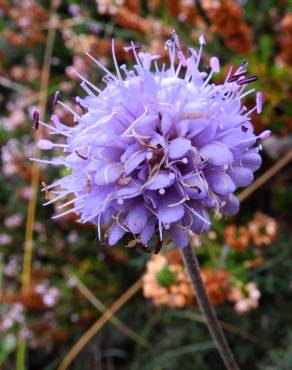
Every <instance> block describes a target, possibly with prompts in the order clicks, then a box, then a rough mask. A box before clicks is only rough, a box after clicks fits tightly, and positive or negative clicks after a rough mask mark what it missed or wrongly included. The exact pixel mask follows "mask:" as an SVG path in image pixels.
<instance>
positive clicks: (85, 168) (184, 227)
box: [38, 33, 269, 247]
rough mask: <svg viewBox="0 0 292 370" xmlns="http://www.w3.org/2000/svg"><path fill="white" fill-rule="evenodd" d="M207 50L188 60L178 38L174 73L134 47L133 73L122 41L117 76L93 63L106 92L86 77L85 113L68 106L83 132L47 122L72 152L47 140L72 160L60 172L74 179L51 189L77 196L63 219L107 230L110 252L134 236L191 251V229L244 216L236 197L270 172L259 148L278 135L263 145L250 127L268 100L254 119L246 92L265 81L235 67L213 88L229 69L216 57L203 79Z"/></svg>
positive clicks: (172, 54)
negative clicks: (123, 60) (74, 217)
mask: <svg viewBox="0 0 292 370" xmlns="http://www.w3.org/2000/svg"><path fill="white" fill-rule="evenodd" d="M199 41H200V46H199V48H198V50H194V49H190V50H189V54H188V55H185V54H184V53H183V52H182V50H181V49H180V44H179V40H178V38H177V36H176V34H175V33H173V35H172V38H171V39H170V40H168V41H167V42H166V45H165V47H166V48H167V49H168V52H169V58H170V64H169V67H167V66H166V65H165V64H162V66H161V65H159V63H158V59H159V57H158V56H157V55H151V54H149V53H146V52H141V51H140V47H139V48H138V47H135V45H134V44H133V43H132V44H131V45H130V46H129V48H127V49H128V51H130V52H132V53H133V55H134V58H135V61H136V64H135V65H134V68H133V69H132V70H128V69H127V67H126V66H125V65H122V66H120V67H119V66H118V64H117V62H116V58H115V52H114V41H113V44H112V46H113V60H114V64H115V69H116V73H115V74H113V73H111V72H110V71H109V70H107V69H106V68H105V67H104V66H103V65H102V64H101V63H100V62H99V61H97V60H95V59H94V58H93V57H92V56H91V55H88V56H89V58H91V59H92V60H93V61H94V62H95V63H96V64H97V66H98V67H99V68H100V69H101V70H102V71H103V72H105V77H104V81H105V83H106V85H105V88H104V89H103V90H100V89H99V88H97V87H96V86H95V85H93V84H92V83H91V82H89V81H88V80H86V79H85V78H83V77H82V76H80V78H81V80H82V82H81V86H82V88H83V89H84V90H85V92H86V94H87V95H86V96H85V97H84V98H79V97H78V98H76V102H77V103H78V105H79V106H81V107H82V108H83V109H84V114H82V115H81V116H79V115H77V114H76V113H75V112H74V111H72V110H71V109H70V108H69V107H67V109H69V110H70V112H71V113H72V114H73V115H74V119H75V122H76V125H75V126H74V127H68V126H65V125H64V124H63V123H61V122H60V121H59V119H58V118H57V117H56V116H52V122H53V125H52V126H48V125H47V124H45V123H43V122H41V121H40V124H42V125H44V126H46V127H50V130H51V133H52V134H60V135H62V136H63V137H64V138H65V143H64V144H60V143H57V144H54V143H52V142H51V141H48V140H40V141H39V143H38V146H39V148H40V149H44V150H47V149H52V148H54V147H59V148H61V149H62V150H63V152H64V156H62V157H58V158H56V159H54V160H52V163H53V164H55V165H65V166H66V167H67V168H69V169H70V170H71V172H70V174H69V175H68V176H65V177H63V178H62V179H60V180H58V181H56V182H55V183H53V184H52V185H50V186H49V188H54V187H56V186H61V190H58V191H55V194H57V197H56V200H58V199H61V198H63V197H66V196H67V195H69V194H71V195H73V196H74V199H72V200H70V201H68V202H67V203H64V204H63V205H62V207H67V206H69V205H70V206H72V208H70V209H69V210H66V211H65V212H63V213H61V214H58V215H57V216H55V217H61V216H62V215H65V214H68V213H70V212H75V213H77V214H78V215H79V216H80V221H81V222H92V223H94V224H96V225H97V229H98V235H99V238H100V239H101V238H102V236H101V226H102V225H103V226H104V227H105V230H106V231H105V235H104V236H103V237H104V238H106V240H108V243H109V244H110V245H114V244H116V243H117V242H118V240H119V239H121V238H122V237H123V236H124V235H125V234H126V233H130V234H132V235H133V238H134V239H136V240H138V241H139V242H141V243H142V244H144V245H147V243H148V242H149V240H150V239H151V237H152V236H153V235H154V234H155V233H157V235H158V238H159V239H160V240H162V239H163V237H164V236H166V237H167V238H168V237H169V238H171V239H172V240H173V242H174V243H175V244H176V245H177V246H178V247H185V246H186V245H187V242H188V231H189V230H192V231H193V232H194V233H196V234H200V233H202V232H206V231H208V230H209V229H210V227H211V220H210V217H209V210H213V211H215V212H216V213H221V214H222V215H226V216H230V215H234V214H235V213H237V212H238V209H239V202H238V200H237V198H236V196H235V195H234V191H235V190H236V189H237V188H239V187H244V186H248V185H250V184H251V182H252V181H253V172H254V171H256V170H257V169H258V168H259V167H260V165H261V157H260V155H259V151H260V145H258V142H259V141H260V140H261V139H264V138H265V137H266V136H268V135H269V132H267V131H266V132H264V133H262V134H261V135H259V136H256V135H255V134H254V130H253V126H252V124H251V120H250V115H251V113H252V112H254V111H257V112H258V113H259V112H261V105H262V97H261V94H258V95H257V99H256V100H257V101H256V106H255V107H254V108H253V109H251V110H248V109H247V108H246V107H245V106H243V105H242V104H241V100H242V98H243V97H245V96H247V95H248V94H250V93H252V92H253V91H254V89H248V90H247V91H245V90H246V88H247V86H248V85H249V84H250V83H251V82H253V81H254V80H255V76H250V77H249V76H247V69H246V67H247V64H246V62H244V63H243V64H242V65H241V66H240V67H239V68H237V70H235V71H234V72H233V71H232V69H233V68H231V70H230V71H229V73H228V75H227V77H226V79H225V82H224V83H221V84H214V83H213V82H211V78H212V76H213V75H214V74H216V73H218V72H219V71H220V63H219V60H218V58H217V57H212V58H211V59H210V66H211V69H210V73H209V74H206V73H205V72H200V70H199V63H200V59H201V54H202V50H203V45H204V44H205V40H204V38H203V37H200V40H199ZM76 73H77V72H76ZM59 103H60V104H62V105H63V106H65V105H64V104H63V103H62V102H59ZM65 107H66V106H65ZM45 162H48V161H45ZM51 202H52V201H49V202H47V204H48V203H51Z"/></svg>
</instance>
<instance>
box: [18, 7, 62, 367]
mask: <svg viewBox="0 0 292 370" xmlns="http://www.w3.org/2000/svg"><path fill="white" fill-rule="evenodd" d="M52 3H53V2H52ZM51 19H53V20H54V24H55V25H56V24H57V22H58V18H57V15H56V13H55V10H54V7H53V6H52V11H51ZM52 24H53V23H52ZM55 35H56V28H55V27H52V28H50V29H49V31H48V35H47V42H46V49H45V55H44V63H43V67H42V74H41V86H40V95H39V98H40V102H39V110H40V116H41V117H42V118H43V117H44V116H45V111H46V104H47V98H48V94H47V90H48V85H49V78H50V68H51V60H52V52H53V46H54V42H55ZM40 135H41V129H39V130H38V131H36V133H35V136H36V138H37V137H39V136H40ZM39 156H40V152H39V150H38V149H36V151H35V157H36V158H38V157H39ZM39 178H40V169H39V166H38V164H37V162H34V163H33V164H32V168H31V184H30V187H31V189H32V195H31V197H30V199H29V203H28V209H27V217H26V227H25V240H24V257H23V271H22V277H21V281H22V292H23V293H26V292H27V291H28V290H29V287H30V281H31V261H32V247H33V226H34V221H35V213H36V202H37V192H38V186H39ZM25 348H26V342H25V340H24V339H23V338H20V339H19V342H18V348H17V358H16V369H17V370H24V369H25Z"/></svg>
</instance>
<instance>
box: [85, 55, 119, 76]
mask: <svg viewBox="0 0 292 370" xmlns="http://www.w3.org/2000/svg"><path fill="white" fill-rule="evenodd" d="M85 55H86V56H88V58H90V59H91V60H92V61H93V62H94V63H95V64H96V65H98V66H99V68H101V69H102V70H103V71H104V72H105V73H106V74H108V75H110V76H111V77H112V78H113V79H114V80H116V79H117V78H116V76H115V75H113V74H112V73H111V72H110V71H109V70H108V69H107V68H106V67H104V65H103V64H102V63H100V61H98V60H97V59H95V58H94V57H93V56H92V55H91V54H90V53H85Z"/></svg>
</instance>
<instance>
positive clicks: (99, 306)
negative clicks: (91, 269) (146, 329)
mask: <svg viewBox="0 0 292 370" xmlns="http://www.w3.org/2000/svg"><path fill="white" fill-rule="evenodd" d="M70 278H72V279H73V280H74V281H75V284H76V288H77V289H78V290H79V291H80V292H81V293H82V294H83V295H84V297H85V298H87V299H88V301H89V302H90V303H91V304H92V305H93V306H94V307H95V308H97V309H98V310H99V311H100V312H101V313H104V312H106V310H108V311H109V309H107V307H106V306H105V305H104V304H103V303H102V302H101V301H100V300H99V299H98V298H96V297H95V295H94V294H93V293H92V292H91V291H90V290H89V289H88V288H87V287H86V286H85V285H84V284H83V282H82V281H81V280H80V279H78V277H77V276H75V275H74V276H71V277H70ZM109 320H110V321H111V323H112V324H113V325H115V326H116V327H117V328H118V329H119V330H121V332H123V333H124V334H125V335H127V336H128V337H129V338H131V339H132V340H134V341H136V342H138V343H139V344H141V345H143V346H145V347H150V343H148V342H147V341H146V340H145V339H144V338H142V337H141V336H139V335H138V334H137V333H135V332H134V331H133V330H132V329H130V328H129V327H128V326H127V325H125V324H124V323H123V322H122V321H121V320H120V319H118V318H117V317H116V316H114V315H113V316H112V317H111V318H110V319H109Z"/></svg>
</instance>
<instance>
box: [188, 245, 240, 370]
mask: <svg viewBox="0 0 292 370" xmlns="http://www.w3.org/2000/svg"><path fill="white" fill-rule="evenodd" d="M181 253H182V257H183V261H184V264H185V267H186V269H187V271H188V274H189V277H190V280H191V283H192V287H193V290H194V293H195V295H196V298H197V301H198V304H199V307H200V309H201V311H202V313H203V314H204V316H205V318H206V323H207V326H208V329H209V331H210V334H211V336H212V338H213V340H214V342H215V344H216V347H217V349H218V351H219V353H220V356H221V358H222V360H223V362H224V364H225V366H226V368H227V369H228V370H239V367H238V365H237V363H236V361H235V358H234V356H233V354H232V352H231V349H230V348H229V346H228V343H227V341H226V338H225V336H224V334H223V331H222V329H221V327H220V324H219V322H218V320H217V317H216V313H215V310H214V308H213V306H212V304H211V303H210V301H209V298H208V295H207V292H206V289H205V286H204V283H203V280H202V277H201V272H200V266H199V261H198V259H197V257H196V255H195V254H194V252H193V250H192V247H191V246H190V245H188V246H187V247H186V248H184V249H182V250H181Z"/></svg>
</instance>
